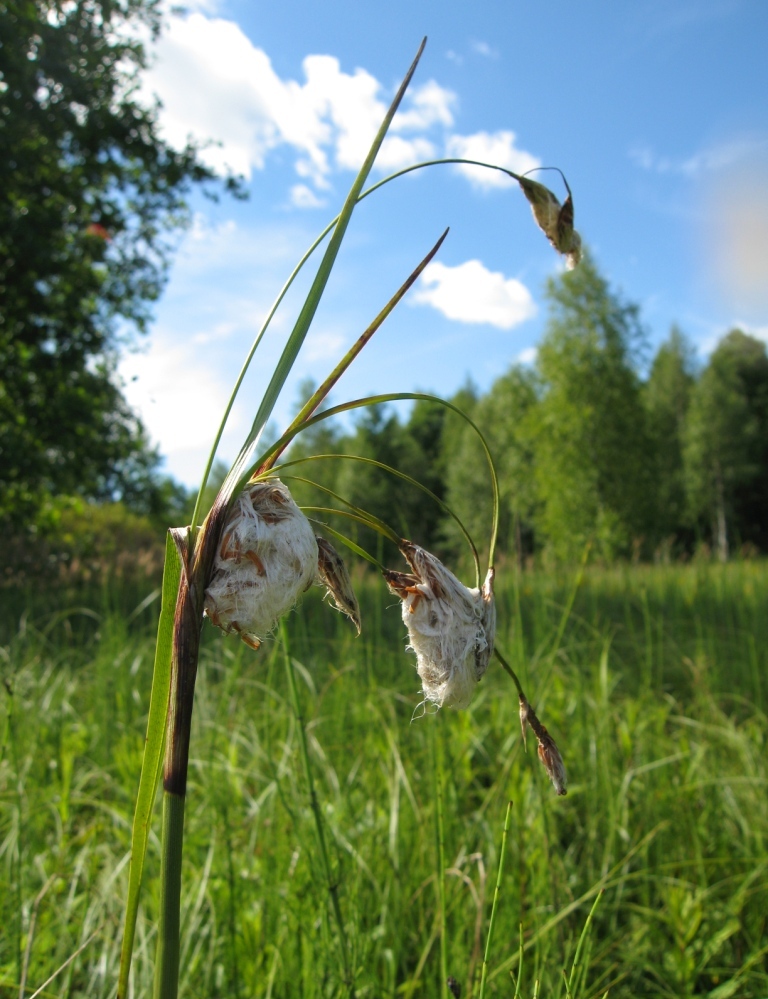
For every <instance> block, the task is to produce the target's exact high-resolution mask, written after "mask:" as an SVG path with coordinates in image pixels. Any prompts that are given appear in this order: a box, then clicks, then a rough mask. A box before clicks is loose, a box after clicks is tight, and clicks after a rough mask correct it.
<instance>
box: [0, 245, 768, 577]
mask: <svg viewBox="0 0 768 999" xmlns="http://www.w3.org/2000/svg"><path fill="white" fill-rule="evenodd" d="M546 299H547V303H548V309H549V315H548V321H547V325H546V329H545V332H544V336H543V338H542V341H541V343H540V345H539V349H538V352H537V356H536V360H535V363H534V364H533V365H521V364H514V365H512V366H511V367H510V368H509V370H508V371H507V372H506V373H505V374H504V375H502V376H501V377H500V378H498V379H497V380H496V381H495V382H494V383H493V385H492V386H491V387H490V389H489V390H488V392H487V393H484V394H482V393H479V392H478V391H477V390H476V389H474V388H473V387H472V386H471V385H468V386H466V387H465V388H463V389H461V390H460V391H459V392H457V393H456V395H455V396H454V397H453V398H452V399H451V400H450V401H451V402H452V403H453V404H454V405H455V406H456V407H458V408H459V409H461V410H462V411H463V412H464V413H466V414H467V416H469V417H470V419H471V420H472V421H473V422H474V423H475V424H476V426H477V427H479V428H480V429H481V431H482V433H483V435H484V436H485V438H486V440H487V442H488V444H489V447H490V450H491V452H492V454H493V457H494V459H495V462H496V464H497V468H498V474H499V483H500V492H501V510H500V539H499V540H500V545H499V553H500V555H501V557H502V558H507V559H516V560H517V561H519V563H520V564H521V565H530V564H532V562H534V561H537V562H544V563H550V562H569V561H575V560H578V559H579V558H580V557H581V555H582V553H583V551H584V549H585V546H586V545H587V544H588V543H591V552H592V556H593V557H594V558H597V559H599V560H600V561H602V562H604V563H610V562H612V561H614V560H616V559H634V560H638V559H639V560H668V559H673V558H674V559H677V558H688V557H691V556H692V555H694V554H696V553H699V554H711V555H712V556H713V557H715V556H716V557H718V558H720V559H721V560H725V559H727V558H729V557H731V556H733V555H753V554H757V553H761V552H765V551H766V550H768V514H767V513H766V511H768V355H767V354H766V347H765V344H764V343H763V342H762V341H760V340H757V339H755V338H754V337H751V336H748V335H747V334H745V333H743V332H742V331H740V330H731V331H730V332H729V333H727V334H726V335H725V336H723V338H722V339H721V340H720V342H719V344H718V345H717V347H716V348H715V350H714V351H713V352H712V354H711V356H710V358H709V360H708V362H707V363H706V365H705V366H704V367H703V368H702V367H701V366H700V365H698V364H697V362H696V359H695V356H694V351H693V348H692V347H691V345H690V344H689V343H688V342H687V340H686V338H685V336H684V335H683V334H682V333H681V332H680V331H679V330H678V329H676V328H673V329H672V330H671V332H670V334H669V337H668V339H667V340H666V341H665V342H664V343H662V344H661V346H660V347H659V348H658V350H657V352H656V354H655V356H651V355H650V353H649V351H648V349H647V344H646V340H645V336H644V332H643V328H642V325H641V322H640V316H639V310H638V308H637V306H635V305H633V304H630V303H627V302H625V301H623V300H622V298H621V297H620V296H619V295H617V294H616V293H615V292H613V291H612V290H611V288H610V287H609V285H608V283H607V282H606V280H605V279H604V278H603V277H602V276H601V275H600V273H599V271H598V269H597V267H596V265H595V263H594V262H593V261H592V260H591V259H590V258H589V257H587V259H586V260H585V261H584V262H583V264H582V265H581V266H580V267H579V268H578V269H577V270H576V271H573V272H569V273H563V274H562V275H559V276H557V277H555V278H553V279H551V280H550V281H549V283H548V286H547V289H546ZM308 390H309V387H308V386H307V387H305V391H306V392H308ZM148 454H150V452H148V451H145V452H144V456H145V457H144V463H143V466H142V476H141V477H136V478H134V479H133V482H134V486H135V488H134V490H133V492H132V493H131V492H129V491H127V492H124V493H123V495H122V497H121V500H120V502H117V503H115V502H112V503H110V502H106V503H105V502H104V501H103V499H104V497H103V496H101V497H98V499H101V502H94V498H93V497H88V496H84V495H79V496H75V497H73V496H70V495H64V496H61V495H59V496H58V497H57V498H56V499H54V498H52V497H49V498H48V499H47V500H45V501H43V502H42V503H41V504H40V505H39V507H38V511H37V514H36V517H35V518H34V519H33V520H32V521H29V522H27V523H26V524H25V525H23V526H22V527H21V528H18V529H17V530H16V531H15V532H14V531H13V530H9V531H8V532H7V533H6V539H5V544H4V548H3V552H4V555H3V571H4V575H5V578H6V580H8V579H13V578H18V577H19V575H20V574H22V575H29V574H34V573H36V572H37V573H39V572H40V571H41V570H42V571H43V572H45V573H48V574H50V575H51V576H52V577H55V578H59V579H60V578H61V577H62V576H70V577H75V578H79V577H82V576H83V575H85V576H90V577H93V576H94V575H100V574H103V572H104V571H108V572H109V573H110V574H114V573H117V574H119V575H126V574H130V573H135V572H138V573H140V574H143V575H146V574H154V573H155V572H157V571H158V569H159V566H160V565H161V564H162V537H163V533H164V528H165V527H166V526H167V525H168V524H171V523H184V522H186V520H187V519H188V518H189V516H190V512H191V508H192V502H193V496H192V495H191V494H190V493H188V492H186V491H185V490H184V489H183V488H182V487H180V486H179V485H178V484H176V483H173V482H172V481H171V480H169V479H167V478H164V477H162V476H161V475H160V474H159V472H158V471H157V469H158V468H159V465H158V464H157V459H156V456H155V465H154V468H153V465H152V462H151V461H149V460H148V459H147V455H148ZM317 455H324V456H325V457H322V458H317V457H314V456H317ZM342 455H356V456H358V457H360V458H363V459H367V460H366V461H363V462H361V461H355V460H347V459H344V458H342V457H340V456H342ZM302 459H304V460H302ZM286 460H288V461H292V462H296V461H298V462H299V463H298V464H295V465H292V467H290V468H287V469H286V470H285V472H284V473H283V476H284V478H285V479H286V481H289V482H290V485H291V488H292V489H293V491H294V493H295V495H296V496H297V499H298V500H299V502H300V503H302V504H304V505H306V506H308V507H315V508H317V509H316V510H314V511H309V512H310V515H311V516H313V517H315V518H317V519H318V520H319V521H321V522H325V523H329V524H331V525H332V526H333V527H334V528H335V529H336V530H338V531H341V532H342V533H344V534H346V535H348V536H349V537H351V538H353V539H354V540H355V542H356V543H358V544H360V545H362V546H363V547H364V548H366V549H367V550H368V551H370V552H371V553H372V554H374V555H377V556H378V557H379V558H385V559H392V558H395V557H396V554H395V552H394V551H393V550H390V548H389V547H388V545H387V544H385V543H383V542H382V541H381V539H380V537H378V536H377V535H375V534H373V533H372V532H370V531H368V530H367V529H365V528H362V527H360V526H359V524H358V523H357V522H355V521H354V520H350V519H348V518H344V517H343V516H342V515H337V514H333V513H330V512H328V511H329V510H332V509H336V510H342V509H347V510H348V509H349V507H348V506H346V504H351V505H352V506H357V507H361V508H364V509H366V510H368V511H370V512H371V513H373V514H374V515H375V516H377V517H379V518H380V519H381V520H383V521H385V522H386V523H387V524H389V525H390V526H391V527H393V528H394V529H395V530H396V531H397V532H398V533H399V534H401V535H403V536H407V537H410V538H413V539H416V540H418V541H419V542H420V543H421V544H423V545H425V546H427V547H428V548H430V549H431V550H433V551H436V552H438V553H440V554H441V555H443V556H444V557H446V558H449V559H451V560H452V561H453V562H459V563H460V562H461V561H462V560H463V559H464V558H466V557H467V555H468V548H467V545H466V542H465V541H464V539H463V537H462V534H461V531H460V529H459V528H458V526H457V524H456V521H455V519H454V518H453V517H452V516H451V515H450V514H448V513H447V512H446V507H449V508H450V509H451V510H452V511H453V513H454V514H455V515H456V516H457V517H458V518H459V519H460V520H461V522H462V523H463V524H464V525H465V526H466V528H467V530H468V531H469V533H470V534H471V535H472V537H473V539H474V540H475V543H476V544H477V546H478V548H479V549H480V550H482V549H483V548H486V547H487V545H488V539H489V534H490V526H491V520H492V500H491V490H490V479H489V472H488V465H487V461H486V458H485V454H484V451H483V448H482V445H481V443H480V440H479V438H478V436H477V434H476V433H475V431H474V429H473V428H472V426H471V425H470V424H469V423H468V422H466V421H465V420H463V419H462V418H461V417H460V416H458V415H457V414H456V413H455V412H453V411H452V410H451V409H448V408H446V407H444V406H442V405H439V404H437V403H432V402H428V401H424V400H421V401H418V402H416V403H415V404H414V405H413V407H412V408H411V410H410V411H409V413H408V414H407V416H405V417H404V416H402V415H398V413H397V412H395V410H394V409H392V408H391V407H387V406H379V407H375V408H373V409H370V410H367V411H366V412H365V414H364V415H363V416H361V417H360V418H359V419H358V420H357V422H356V423H355V424H354V426H353V427H352V428H351V429H350V427H349V426H348V425H346V426H345V425H342V424H340V423H339V422H337V421H334V420H333V419H329V420H327V421H323V422H321V423H319V424H317V425H316V426H315V427H313V428H312V429H310V430H309V431H307V432H305V433H304V434H303V435H302V436H301V437H300V438H298V439H297V441H296V442H295V443H294V445H293V446H292V448H291V449H290V451H289V452H288V455H287V458H286ZM377 463H378V464H377ZM380 465H386V466H390V467H392V468H395V469H398V470H399V471H401V472H403V473H405V475H407V476H410V477H412V478H413V479H416V480H418V481H419V482H420V483H422V484H423V485H424V486H426V487H427V489H428V490H430V491H431V492H432V493H433V494H434V497H436V499H437V500H439V501H440V502H439V503H438V502H435V500H434V499H432V498H430V497H429V496H428V495H426V494H425V493H424V492H423V491H420V490H419V489H417V488H415V487H414V486H413V485H411V484H409V483H408V481H406V480H405V479H403V478H400V477H396V476H393V475H390V474H388V473H387V472H385V471H383V470H382V469H381V468H380V467H379V466H380ZM218 471H219V474H220V475H221V476H223V473H224V468H223V466H222V467H220V468H219V469H218ZM292 477H295V478H292ZM307 480H311V481H312V482H314V483H316V485H310V484H309V482H308V481H307ZM211 489H212V491H211V497H210V498H211V499H212V498H213V495H214V493H213V490H214V489H215V485H214V486H212V487H211ZM441 504H442V505H441ZM30 524H31V525H32V531H30Z"/></svg>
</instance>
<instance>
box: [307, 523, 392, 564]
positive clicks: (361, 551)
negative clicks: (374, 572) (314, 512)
mask: <svg viewBox="0 0 768 999" xmlns="http://www.w3.org/2000/svg"><path fill="white" fill-rule="evenodd" d="M307 520H308V521H309V522H310V524H316V525H317V526H318V527H322V529H323V530H324V531H325V532H326V533H327V534H332V535H333V537H334V538H336V540H337V541H340V542H341V543H342V544H343V545H345V546H346V547H347V548H349V550H350V551H351V552H354V553H355V555H359V556H360V558H364V559H365V560H366V562H370V563H371V565H375V566H376V568H377V569H379V570H380V571H383V569H384V566H383V565H382V564H381V562H379V560H378V559H377V558H374V557H373V555H371V554H370V552H367V551H366V550H365V548H361V547H360V545H358V544H355V542H354V541H353V540H352V539H351V538H348V537H347V536H346V534H342V533H341V531H337V530H336V528H335V527H331V525H330V524H326V522H325V521H324V520H318V519H317V518H316V517H307Z"/></svg>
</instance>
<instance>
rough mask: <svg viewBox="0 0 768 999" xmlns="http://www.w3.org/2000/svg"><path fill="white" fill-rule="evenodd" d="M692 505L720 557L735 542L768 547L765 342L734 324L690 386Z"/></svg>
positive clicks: (686, 455) (687, 450)
mask: <svg viewBox="0 0 768 999" xmlns="http://www.w3.org/2000/svg"><path fill="white" fill-rule="evenodd" d="M684 458H685V472H686V485H687V490H688V499H689V503H690V509H691V513H692V514H693V516H694V517H697V518H698V519H699V521H700V523H702V524H703V525H704V527H705V530H707V533H710V532H711V534H710V536H711V538H712V541H713V544H714V546H715V549H716V551H717V554H718V557H719V558H720V559H722V560H725V559H727V558H728V556H729V553H730V550H731V548H732V546H733V544H734V542H736V543H744V542H751V543H752V544H754V545H756V546H758V547H759V548H760V549H762V550H763V551H766V550H768V356H767V355H766V349H765V344H764V343H762V341H760V340H756V339H755V338H754V337H751V336H748V335H747V334H746V333H743V332H742V331H741V330H732V331H731V332H730V333H729V334H728V335H727V336H725V337H724V338H723V339H722V340H721V341H720V343H719V344H718V346H717V349H716V350H715V351H714V353H713V354H712V356H711V358H710V361H709V364H708V365H707V367H706V368H705V369H704V371H703V372H702V375H701V378H700V379H699V381H698V383H697V385H696V387H695V388H694V390H693V394H692V398H691V406H690V410H689V413H688V420H687V424H686V432H685V446H684Z"/></svg>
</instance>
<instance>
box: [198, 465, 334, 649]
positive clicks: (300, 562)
mask: <svg viewBox="0 0 768 999" xmlns="http://www.w3.org/2000/svg"><path fill="white" fill-rule="evenodd" d="M317 558H318V551H317V542H316V541H315V535H314V531H313V530H312V527H311V525H310V523H309V521H308V520H307V518H306V517H305V516H304V514H303V513H302V512H301V510H299V508H298V507H297V506H296V504H295V502H294V501H293V497H292V496H291V494H290V492H289V491H288V489H287V488H286V487H285V486H284V485H283V483H282V482H280V480H279V479H269V480H267V481H265V482H256V483H252V484H251V485H249V486H247V487H246V488H245V489H244V490H243V492H242V493H241V494H240V495H239V496H238V497H237V499H236V500H235V502H234V503H233V505H232V510H231V512H230V515H229V518H228V520H227V522H226V524H225V525H224V529H223V531H222V535H221V541H220V544H219V548H218V552H217V557H216V560H215V562H214V566H213V573H212V576H211V580H210V583H209V585H208V587H207V589H206V592H205V612H206V615H207V616H208V618H209V619H210V621H211V622H212V623H213V624H214V625H216V626H217V627H219V628H221V629H222V630H223V631H227V632H229V631H234V632H237V634H239V635H240V637H241V638H242V639H243V641H244V642H245V643H246V644H247V645H248V646H250V647H251V648H253V649H257V648H258V647H259V645H260V644H261V638H262V637H263V636H264V635H267V634H268V633H269V632H270V631H272V630H273V628H274V627H275V625H276V624H277V622H278V620H279V619H280V617H282V616H283V614H285V613H287V611H289V610H290V609H291V608H292V607H293V605H294V604H295V603H296V601H297V599H298V598H299V596H300V595H301V593H302V592H303V591H304V590H305V589H307V587H308V586H310V585H311V583H312V580H313V579H314V577H315V573H316V572H317Z"/></svg>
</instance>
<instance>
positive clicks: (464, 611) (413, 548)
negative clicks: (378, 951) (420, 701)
mask: <svg viewBox="0 0 768 999" xmlns="http://www.w3.org/2000/svg"><path fill="white" fill-rule="evenodd" d="M400 550H401V552H402V553H403V555H404V557H405V558H406V560H407V561H408V563H409V565H410V567H411V569H412V570H413V574H411V573H401V572H393V571H387V572H385V578H386V580H387V585H388V586H389V588H390V590H391V591H392V592H393V593H395V594H396V595H397V596H398V597H399V598H400V599H401V600H402V614H403V622H404V623H405V625H406V627H407V628H408V636H409V641H410V648H411V649H413V651H414V652H415V653H416V663H417V664H416V669H417V672H418V674H419V677H420V678H421V684H422V690H423V693H424V699H425V701H429V702H431V703H432V704H436V705H437V706H438V707H442V706H443V705H444V704H445V705H448V707H452V708H466V707H469V704H470V702H471V700H472V697H473V695H474V693H475V687H476V686H477V683H478V681H479V680H480V679H481V678H482V676H483V675H484V673H485V671H486V669H487V668H488V661H489V659H490V657H491V653H492V652H493V640H494V635H495V631H496V608H495V605H494V601H493V571H492V570H491V571H489V573H488V577H487V578H486V581H485V583H484V584H483V587H482V589H470V588H469V587H467V586H465V585H464V584H463V583H462V582H460V581H459V580H458V579H457V578H456V576H454V574H453V573H452V572H451V571H450V570H449V569H446V567H445V566H444V565H443V564H442V562H440V560H439V559H437V558H435V556H434V555H432V554H430V553H429V552H428V551H425V549H423V548H420V547H419V546H418V545H414V544H411V542H408V541H404V542H403V543H402V545H401V546H400Z"/></svg>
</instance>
